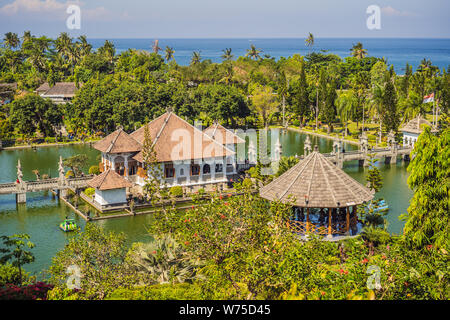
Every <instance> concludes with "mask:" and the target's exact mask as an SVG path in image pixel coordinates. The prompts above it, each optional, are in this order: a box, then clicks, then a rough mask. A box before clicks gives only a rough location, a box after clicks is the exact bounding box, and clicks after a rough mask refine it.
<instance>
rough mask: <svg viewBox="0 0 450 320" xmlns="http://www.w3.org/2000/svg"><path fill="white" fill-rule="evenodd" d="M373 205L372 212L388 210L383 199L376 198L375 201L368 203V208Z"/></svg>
mask: <svg viewBox="0 0 450 320" xmlns="http://www.w3.org/2000/svg"><path fill="white" fill-rule="evenodd" d="M372 206H373V211H374V212H387V211H389V205H388V204H387V203H386V201H385V200H384V199H382V200H378V201H377V202H376V203H374V204H373V203H370V204H369V205H368V209H369V210H370V209H372Z"/></svg>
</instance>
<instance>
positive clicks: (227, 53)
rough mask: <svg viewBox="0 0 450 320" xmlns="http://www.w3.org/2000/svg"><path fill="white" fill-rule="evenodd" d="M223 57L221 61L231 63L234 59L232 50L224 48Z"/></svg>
mask: <svg viewBox="0 0 450 320" xmlns="http://www.w3.org/2000/svg"><path fill="white" fill-rule="evenodd" d="M222 52H223V55H222V59H223V60H224V61H231V60H232V59H233V57H234V54H232V53H231V52H232V49H231V48H226V49H224V50H222Z"/></svg>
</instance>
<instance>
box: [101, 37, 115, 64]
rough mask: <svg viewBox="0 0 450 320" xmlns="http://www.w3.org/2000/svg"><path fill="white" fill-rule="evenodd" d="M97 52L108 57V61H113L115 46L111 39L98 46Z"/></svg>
mask: <svg viewBox="0 0 450 320" xmlns="http://www.w3.org/2000/svg"><path fill="white" fill-rule="evenodd" d="M98 52H99V53H100V54H101V55H104V56H106V57H107V58H108V60H109V62H111V63H112V62H113V61H114V56H115V54H116V48H115V47H114V44H113V43H112V42H111V41H108V40H106V41H105V43H104V44H103V46H102V47H100V48H98Z"/></svg>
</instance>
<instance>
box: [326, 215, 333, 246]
mask: <svg viewBox="0 0 450 320" xmlns="http://www.w3.org/2000/svg"><path fill="white" fill-rule="evenodd" d="M331 211H333V209H331V208H328V235H327V238H328V239H331V238H333V236H332V235H331Z"/></svg>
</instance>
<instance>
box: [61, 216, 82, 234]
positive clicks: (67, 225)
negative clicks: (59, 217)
mask: <svg viewBox="0 0 450 320" xmlns="http://www.w3.org/2000/svg"><path fill="white" fill-rule="evenodd" d="M59 228H60V229H61V230H62V231H64V232H68V231H74V230H76V229H77V228H78V226H77V224H76V223H75V220H74V219H65V220H64V221H63V222H61V223H60V225H59Z"/></svg>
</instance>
